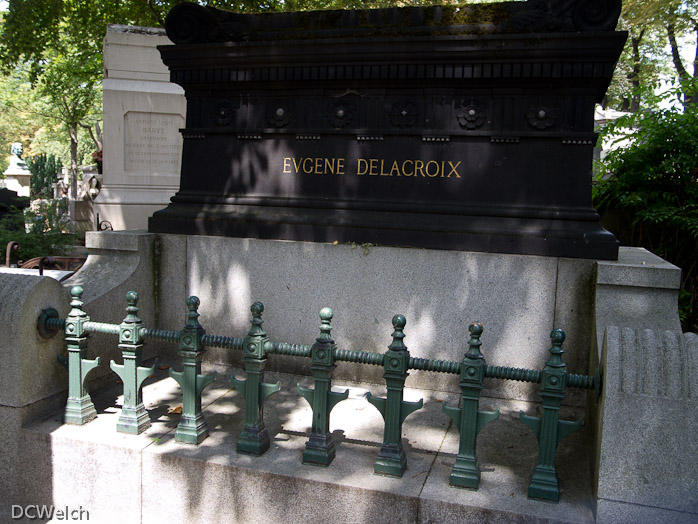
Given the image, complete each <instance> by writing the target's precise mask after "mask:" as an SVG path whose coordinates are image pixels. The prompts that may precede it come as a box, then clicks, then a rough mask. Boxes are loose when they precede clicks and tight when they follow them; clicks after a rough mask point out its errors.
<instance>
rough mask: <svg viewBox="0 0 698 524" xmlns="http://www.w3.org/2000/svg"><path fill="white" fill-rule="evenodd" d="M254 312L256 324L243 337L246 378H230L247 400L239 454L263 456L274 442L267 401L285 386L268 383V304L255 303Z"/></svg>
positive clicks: (252, 309)
mask: <svg viewBox="0 0 698 524" xmlns="http://www.w3.org/2000/svg"><path fill="white" fill-rule="evenodd" d="M250 311H252V321H251V323H252V327H251V328H250V331H249V332H248V333H247V336H246V337H245V339H244V340H243V344H242V351H243V359H244V362H245V379H244V380H238V379H236V378H235V377H234V376H233V377H230V382H231V383H232V385H233V387H234V388H235V389H237V390H238V391H239V392H240V393H241V394H242V396H243V397H244V399H245V425H244V426H243V428H242V431H241V432H240V436H239V437H238V441H237V445H236V449H237V452H238V453H246V454H248V455H257V456H259V455H261V454H262V453H264V452H265V451H266V450H268V449H269V445H270V444H271V442H270V439H269V432H268V431H267V428H266V426H265V425H264V409H263V407H262V406H263V403H264V400H265V399H266V398H267V397H268V396H269V395H271V394H273V393H276V392H277V391H279V389H280V387H281V385H280V383H279V382H277V383H276V384H265V383H264V367H265V365H266V363H267V356H266V353H265V350H264V345H265V344H266V343H267V342H268V341H269V338H268V337H267V334H266V333H265V331H264V330H263V329H262V323H263V322H264V321H263V320H262V312H263V311H264V306H263V305H262V303H261V302H255V303H254V304H252V307H250Z"/></svg>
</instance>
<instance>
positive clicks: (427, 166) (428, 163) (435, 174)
mask: <svg viewBox="0 0 698 524" xmlns="http://www.w3.org/2000/svg"><path fill="white" fill-rule="evenodd" d="M432 164H434V165H435V166H436V173H434V174H433V175H432V174H431V173H430V172H429V166H430V165H432ZM424 170H425V171H426V173H427V176H428V177H430V178H434V177H435V176H438V175H439V163H438V162H437V161H436V160H429V162H427V165H426V166H425V168H424Z"/></svg>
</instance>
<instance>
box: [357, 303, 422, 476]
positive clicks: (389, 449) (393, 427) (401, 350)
mask: <svg viewBox="0 0 698 524" xmlns="http://www.w3.org/2000/svg"><path fill="white" fill-rule="evenodd" d="M406 323H407V321H406V320H405V317H404V316H402V315H395V316H394V317H393V328H394V331H393V334H392V337H393V341H392V342H391V343H390V345H389V346H388V351H386V353H385V360H384V363H383V367H384V369H385V371H384V372H383V378H385V382H386V386H387V398H379V397H374V396H373V395H371V393H369V394H368V395H367V397H366V399H367V400H368V401H369V402H370V403H371V404H373V405H374V406H375V407H376V409H378V411H380V413H381V415H383V419H384V420H385V428H384V430H383V445H382V446H381V450H380V453H379V454H378V459H377V460H376V463H375V465H374V466H373V471H374V472H375V473H377V474H379V475H387V476H391V477H402V474H403V473H404V472H405V469H406V468H407V457H406V455H405V450H404V449H403V447H402V423H403V421H404V420H405V419H406V418H407V416H408V415H410V414H411V413H413V412H415V411H417V410H418V409H421V407H422V405H423V404H424V400H423V399H420V400H419V401H418V402H407V401H405V400H402V394H403V390H404V387H405V379H406V378H407V375H408V373H407V369H408V366H409V362H410V353H409V351H407V346H405V344H404V343H403V342H402V339H403V338H405V333H404V332H403V329H404V328H405V324H406Z"/></svg>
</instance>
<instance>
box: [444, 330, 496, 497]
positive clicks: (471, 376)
mask: <svg viewBox="0 0 698 524" xmlns="http://www.w3.org/2000/svg"><path fill="white" fill-rule="evenodd" d="M468 330H469V331H470V340H469V341H468V344H469V349H468V352H467V353H466V354H465V355H464V357H463V361H462V362H461V368H460V388H461V407H460V408H458V407H451V406H447V405H446V404H444V405H443V408H442V409H443V411H444V413H446V414H447V415H448V416H449V417H451V419H452V420H453V422H454V424H456V425H457V426H458V429H459V431H460V443H459V446H458V456H457V457H456V463H455V465H454V466H453V469H452V470H451V475H450V477H449V484H450V485H451V486H457V487H460V488H470V489H475V490H476V489H478V487H479V485H480V469H479V468H478V464H477V459H476V457H475V448H476V441H477V434H478V433H479V432H480V430H481V429H482V428H483V426H484V425H485V424H487V423H488V422H491V421H493V420H496V419H497V418H498V417H499V410H496V411H480V410H478V404H479V402H480V393H481V392H482V387H483V386H482V384H483V381H484V379H485V369H486V367H487V364H486V362H485V357H484V356H483V355H482V353H481V352H480V346H481V345H482V342H481V341H480V335H482V331H483V329H482V324H480V323H479V322H473V323H472V324H470V326H469V327H468Z"/></svg>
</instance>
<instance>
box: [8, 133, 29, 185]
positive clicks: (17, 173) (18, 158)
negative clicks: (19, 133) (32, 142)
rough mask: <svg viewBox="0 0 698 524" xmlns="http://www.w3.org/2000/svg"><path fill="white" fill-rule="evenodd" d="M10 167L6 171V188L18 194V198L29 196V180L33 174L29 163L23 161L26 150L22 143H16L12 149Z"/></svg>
mask: <svg viewBox="0 0 698 524" xmlns="http://www.w3.org/2000/svg"><path fill="white" fill-rule="evenodd" d="M11 153H12V156H11V157H10V165H9V166H8V168H7V169H6V170H5V172H4V173H3V175H5V187H6V188H7V189H9V190H10V191H14V192H16V193H17V196H29V179H30V178H31V173H30V172H29V168H28V167H27V163H26V162H25V161H24V160H22V153H24V148H23V147H22V143H21V142H14V143H13V144H12V149H11Z"/></svg>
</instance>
